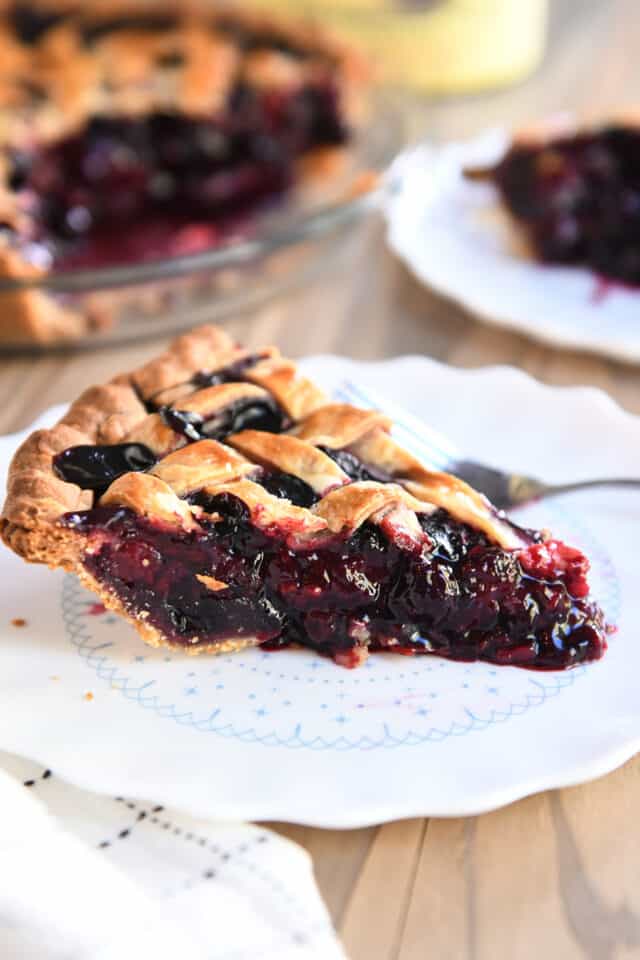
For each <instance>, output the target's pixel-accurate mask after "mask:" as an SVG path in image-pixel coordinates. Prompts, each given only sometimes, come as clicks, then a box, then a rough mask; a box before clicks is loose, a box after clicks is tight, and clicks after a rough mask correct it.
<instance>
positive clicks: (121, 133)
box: [9, 81, 347, 269]
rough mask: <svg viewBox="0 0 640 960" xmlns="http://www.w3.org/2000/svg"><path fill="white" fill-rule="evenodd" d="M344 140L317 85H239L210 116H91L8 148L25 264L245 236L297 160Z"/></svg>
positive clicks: (115, 259) (148, 253) (150, 255)
mask: <svg viewBox="0 0 640 960" xmlns="http://www.w3.org/2000/svg"><path fill="white" fill-rule="evenodd" d="M346 139H347V131H346V129H345V127H344V125H343V123H342V121H341V118H340V115H339V104H338V98H337V94H336V91H335V89H334V88H333V87H332V86H331V84H330V83H329V82H327V81H324V82H322V83H319V84H318V85H317V86H306V87H304V88H302V89H300V90H297V91H293V92H286V93H282V92H274V91H266V92H261V93H257V92H255V91H252V90H250V89H249V88H247V87H243V86H237V87H236V89H235V90H234V91H233V93H232V94H231V96H230V98H229V102H228V104H227V107H226V109H225V110H224V111H223V112H222V113H218V114H216V116H215V117H210V118H207V117H197V118H196V117H188V116H185V115H180V114H177V113H154V114H151V115H149V116H145V117H139V118H129V117H124V116H123V117H95V118H94V119H92V120H91V121H90V122H89V123H88V125H87V126H86V127H85V128H84V129H83V130H81V131H80V132H78V133H77V134H74V135H73V136H70V137H67V138H66V139H64V140H61V141H58V142H55V143H52V144H51V145H48V146H45V147H41V148H39V149H35V150H34V151H33V152H30V153H25V152H22V153H17V152H13V153H12V154H11V155H10V157H9V160H10V164H11V172H10V175H9V186H10V189H12V190H13V191H14V192H17V193H18V194H19V200H20V205H21V207H22V208H23V209H24V210H25V211H26V212H27V214H28V217H29V222H30V232H29V236H28V237H24V238H23V240H24V241H25V242H28V249H29V251H31V256H32V257H33V255H34V254H35V256H36V257H38V256H39V258H40V260H46V259H47V258H52V259H53V262H54V263H55V264H56V265H58V266H59V267H61V268H69V269H70V268H77V267H91V266H102V265H107V264H110V263H111V264H112V263H127V262H131V261H136V262H137V261H142V260H153V259H157V258H158V257H160V256H165V255H178V254H186V253H194V252H197V251H199V250H202V249H206V248H209V247H212V246H215V245H216V243H218V242H220V241H221V240H222V239H225V238H228V237H229V235H230V234H231V233H233V232H234V231H237V230H238V229H240V230H242V231H244V232H246V228H247V225H248V223H249V220H250V214H251V213H252V212H253V211H254V210H255V209H256V208H257V207H258V206H260V205H262V204H263V203H264V202H265V201H268V200H270V199H273V198H277V197H278V196H280V195H281V194H282V193H283V192H284V191H286V190H287V189H288V188H289V187H290V186H291V185H292V183H293V180H294V175H295V164H296V160H297V158H298V157H299V156H300V155H301V154H304V153H306V152H307V151H309V150H311V149H313V148H314V147H319V146H335V145H339V144H342V143H344V142H345V141H346ZM123 227H126V230H124V229H123Z"/></svg>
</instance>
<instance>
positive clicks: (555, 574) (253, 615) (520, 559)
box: [65, 473, 606, 668]
mask: <svg viewBox="0 0 640 960" xmlns="http://www.w3.org/2000/svg"><path fill="white" fill-rule="evenodd" d="M257 479H261V480H262V482H263V484H264V486H265V487H266V489H268V490H269V491H270V492H271V493H273V494H274V495H276V496H286V497H287V498H288V499H291V500H292V501H294V502H297V503H298V504H300V505H305V506H309V505H311V504H312V503H313V502H314V500H315V497H314V495H313V492H312V491H311V489H310V488H309V487H307V485H306V484H305V483H304V482H303V481H301V480H299V479H297V478H295V477H289V476H288V475H286V474H278V473H268V474H264V475H262V477H257ZM192 502H194V503H195V504H197V505H200V506H203V507H204V508H205V511H206V513H205V514H204V515H203V517H202V519H201V521H200V524H199V527H200V528H199V529H198V530H197V531H193V532H189V533H187V532H184V531H181V530H180V531H178V530H176V529H175V528H169V527H166V526H163V525H162V524H159V523H157V522H149V521H148V520H145V519H144V518H141V517H140V516H138V515H136V514H134V513H132V512H131V511H129V510H127V509H120V508H117V507H108V508H105V507H98V508H95V509H93V510H89V511H86V512H83V513H78V514H71V515H69V516H68V517H67V518H66V519H65V523H66V524H67V525H69V526H70V527H73V528H74V529H75V530H76V531H78V532H80V533H82V534H83V535H85V536H86V537H87V542H88V547H89V549H88V552H87V555H86V557H85V561H84V563H85V567H86V569H87V571H88V572H89V573H90V574H91V575H92V576H93V577H94V578H95V579H96V580H98V582H99V583H101V584H102V585H103V586H105V587H106V588H107V589H108V590H110V591H113V592H114V593H115V594H116V595H117V596H118V597H119V598H120V600H121V601H122V602H123V603H124V606H125V607H126V608H127V610H129V611H130V612H132V613H134V614H136V615H138V616H139V615H140V614H144V616H145V618H147V622H149V623H151V624H153V626H155V627H157V628H158V629H159V630H160V631H161V632H162V633H163V634H164V635H165V637H167V639H168V640H170V641H171V642H173V643H176V644H194V643H207V644H211V643H216V642H218V641H223V640H225V639H227V638H229V637H234V638H235V637H243V636H247V637H257V638H258V639H259V640H260V642H262V643H263V644H266V645H267V646H268V647H269V648H270V649H275V648H279V647H284V646H288V645H289V644H291V643H299V644H302V645H304V646H308V647H312V648H313V649H315V650H317V651H318V652H320V653H322V654H325V655H327V656H331V657H333V659H334V660H336V662H338V663H340V664H342V665H344V666H357V665H358V664H359V663H361V662H362V661H363V660H364V659H365V657H366V653H367V651H368V650H393V651H395V652H400V653H405V654H420V653H436V654H440V655H441V656H446V657H449V658H451V659H456V660H476V659H483V660H489V661H491V662H494V663H499V664H511V665H517V666H526V667H538V668H559V667H567V666H571V665H572V664H575V663H578V662H581V661H585V660H594V659H598V658H599V657H601V656H602V655H603V653H604V651H605V649H606V639H605V637H606V628H605V627H604V623H603V615H602V612H601V611H600V610H599V608H598V607H597V606H596V605H595V604H593V603H590V602H588V600H586V599H585V598H586V596H587V592H588V590H587V584H586V572H587V568H588V564H587V561H586V559H585V558H584V557H583V556H582V554H580V553H579V552H578V551H576V550H573V549H571V548H569V547H566V546H565V545H563V544H561V543H558V542H556V541H551V542H549V543H545V544H542V543H539V542H538V543H537V542H533V541H532V543H531V545H530V546H529V547H528V548H526V549H525V550H524V551H522V552H520V553H518V554H516V553H509V552H506V551H504V550H502V549H501V548H499V547H496V546H492V545H491V544H489V543H488V542H487V540H486V538H485V537H484V536H483V535H482V534H480V533H478V532H477V531H474V530H472V529H471V528H469V527H466V526H464V525H461V524H459V523H457V522H456V521H454V520H453V519H452V518H451V517H450V516H449V515H448V514H447V513H445V512H444V511H442V510H438V511H437V512H436V513H434V514H433V515H431V516H428V517H424V518H423V520H422V526H423V530H424V541H423V543H422V546H421V547H420V548H417V549H415V550H413V551H411V550H408V549H406V547H405V546H399V545H398V544H396V543H394V542H393V539H392V538H391V539H390V538H389V537H387V536H386V535H385V534H384V533H383V532H382V531H381V530H380V529H379V528H378V527H376V526H373V525H371V524H365V525H364V526H362V527H361V528H360V529H359V530H358V531H356V533H354V534H353V535H352V536H351V537H348V538H343V537H335V538H334V539H333V540H331V541H330V542H328V543H327V542H323V543H322V545H321V546H316V547H315V548H314V547H313V546H312V545H310V546H309V547H308V549H304V550H301V549H296V550H292V549H290V547H289V546H288V545H287V543H286V542H285V540H284V539H283V537H282V536H281V535H280V533H279V532H278V530H276V529H274V530H270V531H268V532H263V531H260V530H258V529H257V528H256V527H255V526H254V525H253V524H252V523H251V520H250V517H249V514H248V511H247V508H246V507H245V505H244V504H243V503H242V502H241V501H240V500H237V499H236V498H235V497H232V496H230V495H228V494H221V495H218V496H217V497H209V496H206V495H203V494H201V495H195V496H194V497H192ZM211 514H214V516H215V519H212V518H211V517H210V516H207V515H211ZM196 574H202V575H205V576H214V577H215V579H216V580H219V581H222V582H223V583H226V584H228V585H229V586H228V587H227V588H226V589H222V590H214V591H212V590H210V589H208V588H207V586H206V585H205V584H203V583H202V582H201V581H199V580H198V579H197V577H196Z"/></svg>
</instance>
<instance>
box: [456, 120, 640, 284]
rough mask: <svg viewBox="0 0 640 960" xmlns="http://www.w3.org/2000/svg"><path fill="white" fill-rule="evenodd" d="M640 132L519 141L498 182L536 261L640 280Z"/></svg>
mask: <svg viewBox="0 0 640 960" xmlns="http://www.w3.org/2000/svg"><path fill="white" fill-rule="evenodd" d="M639 160H640V130H638V129H634V128H627V127H623V126H611V127H606V128H604V129H601V130H597V131H589V132H585V133H581V134H578V135H577V136H571V137H561V138H558V139H555V140H552V141H550V142H547V143H545V144H543V145H528V144H520V143H517V144H515V145H514V146H513V147H512V148H511V149H510V150H509V151H508V153H507V154H506V155H505V157H504V158H503V159H502V160H501V161H500V163H498V164H497V165H496V166H495V167H493V168H492V169H489V170H469V171H467V175H468V176H470V177H471V178H472V179H489V180H492V181H493V182H494V183H495V184H496V185H497V187H498V189H499V190H500V193H501V195H502V198H503V201H504V203H505V204H506V206H507V208H508V209H509V211H510V212H511V214H512V215H513V216H514V217H515V219H516V220H517V221H518V222H520V223H521V224H522V225H523V226H524V228H525V229H526V231H527V235H528V237H529V240H530V242H531V245H532V247H533V250H534V252H535V254H536V256H537V257H538V258H539V259H540V260H542V261H544V262H548V263H566V264H577V265H583V266H587V267H591V268H592V269H593V270H594V271H596V272H597V273H600V274H602V275H604V276H606V277H610V278H613V279H616V280H619V281H621V282H623V283H627V284H638V283H640V167H639Z"/></svg>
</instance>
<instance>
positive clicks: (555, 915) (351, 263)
mask: <svg viewBox="0 0 640 960" xmlns="http://www.w3.org/2000/svg"><path fill="white" fill-rule="evenodd" d="M514 2H517V0H514ZM551 6H552V22H551V39H550V47H549V54H548V56H547V59H546V61H545V64H544V65H543V67H542V68H541V70H540V71H539V72H538V73H537V74H536V75H535V76H534V77H533V78H531V79H530V80H529V81H528V82H527V83H525V84H522V85H521V86H519V87H517V88H514V89H512V90H509V91H505V92H500V93H495V94H493V95H490V96H489V95H487V96H482V97H469V98H457V99H451V100H442V101H438V102H434V103H426V102H425V103H420V102H412V103H411V106H410V109H409V110H408V132H407V138H408V139H416V138H418V137H419V136H423V135H425V134H428V135H429V136H435V137H439V138H446V137H450V136H467V135H470V134H473V133H475V132H477V131H479V130H480V129H482V128H483V127H485V126H487V125H490V124H492V123H505V122H506V123H511V124H514V125H517V124H521V123H523V122H525V121H527V120H529V119H531V118H535V117H540V116H544V115H546V114H549V113H550V112H555V111H558V110H567V109H568V110H577V111H580V112H584V113H606V111H607V110H608V109H611V108H612V107H619V106H620V105H634V103H635V104H636V105H637V104H638V103H640V55H639V53H638V51H639V50H640V4H638V2H637V0H551ZM639 322H640V317H639ZM229 325H230V328H231V329H232V330H233V332H234V333H235V334H236V335H237V336H238V338H240V339H242V340H244V341H246V342H247V343H248V344H253V345H259V344H263V343H265V342H275V343H278V344H279V345H280V346H281V347H282V349H283V350H285V351H286V352H288V353H289V354H291V355H293V356H301V355H304V354H309V353H343V354H347V355H349V356H353V357H356V358H359V359H380V358H385V357H389V356H392V355H396V354H402V353H426V354H429V355H431V356H434V357H437V358H438V359H441V360H446V361H447V362H449V363H452V364H455V365H458V366H463V367H477V366H481V365H483V364H495V363H508V364H516V365H517V366H519V367H522V368H524V369H525V370H527V371H528V372H530V373H531V374H533V375H534V376H536V377H538V378H540V379H541V380H544V381H546V382H549V383H554V384H591V385H593V386H598V387H602V388H603V389H605V390H607V391H609V392H610V393H611V394H612V395H613V396H614V397H615V398H616V399H617V400H618V402H619V403H621V404H622V405H623V406H624V407H626V408H627V409H629V410H631V411H633V412H636V413H640V389H639V387H640V368H637V367H626V366H623V365H620V364H615V363H612V362H609V361H607V360H604V359H601V358H598V357H594V356H588V355H586V354H581V353H579V352H560V351H554V350H550V349H547V348H546V347H544V346H541V345H538V344H536V343H534V342H532V341H529V340H527V339H525V338H523V337H521V336H515V335H512V334H510V333H507V332H505V331H502V330H498V329H496V328H488V327H485V326H483V325H482V324H480V323H478V322H476V321H475V320H473V319H472V318H471V317H469V316H467V315H465V314H464V313H463V312H462V311H461V310H460V309H458V308H457V307H455V306H454V305H453V304H451V303H449V302H447V301H445V300H442V299H440V298H438V297H436V296H434V295H432V294H430V293H429V292H427V291H426V290H424V289H422V288H421V287H420V286H419V285H418V284H417V283H416V282H415V281H414V280H412V279H411V277H410V276H409V275H408V273H407V272H406V271H405V270H404V268H402V267H401V266H400V265H399V264H398V263H396V262H394V261H393V260H392V259H391V258H390V257H389V256H388V254H386V253H385V250H384V245H383V232H382V227H381V225H380V224H377V223H369V224H366V225H363V226H361V227H360V228H359V229H358V230H357V231H356V232H355V233H354V234H353V235H352V237H351V238H350V240H349V242H348V245H347V246H346V248H345V249H344V251H343V252H342V253H341V256H340V259H339V262H338V263H337V264H334V265H333V266H332V267H331V268H330V269H328V270H327V271H325V272H324V273H322V275H321V276H319V277H318V278H316V279H315V280H314V281H313V282H312V283H309V284H308V285H307V286H306V287H305V288H304V289H302V290H296V291H294V292H291V293H289V294H288V295H287V296H286V297H282V298H281V299H279V300H278V301H277V302H272V303H271V304H269V305H268V306H266V307H265V308H263V309H261V310H260V311H258V312H257V313H255V314H253V315H251V316H240V317H237V318H236V319H234V320H233V321H232V322H231V323H230V324H229ZM161 345H162V342H161V341H147V342H145V343H142V344H136V345H134V346H128V347H125V348H120V349H109V350H103V351H100V352H96V353H93V354H89V353H86V354H85V353H83V354H73V353H67V354H62V355H57V356H50V357H47V358H43V359H37V360H34V359H33V358H28V357H22V358H10V359H4V360H0V430H2V431H7V430H13V429H16V428H19V427H23V426H25V425H27V424H28V423H29V422H31V421H32V420H33V418H34V416H35V415H36V414H37V413H39V412H40V411H42V410H43V409H45V408H46V407H48V406H50V405H51V404H53V403H56V402H60V401H64V400H69V399H71V398H73V397H74V396H76V395H77V394H78V392H79V391H80V390H81V389H83V388H84V387H85V386H87V385H89V384H91V383H94V382H95V381H102V380H104V379H106V378H108V377H109V376H111V375H113V374H115V373H116V372H119V371H120V370H122V369H124V368H127V367H130V366H135V365H137V364H139V363H141V362H142V361H143V360H145V359H146V358H148V357H149V356H151V355H152V354H153V353H154V352H156V351H157V350H158V349H159V347H160V346H161ZM550 749H551V746H550ZM639 809H640V763H639V762H638V760H637V759H636V760H634V761H631V762H629V763H628V764H626V766H625V767H623V768H622V769H620V770H618V771H617V772H615V773H613V774H611V775H609V776H608V777H605V778H603V779H602V780H599V781H597V782H594V783H591V784H588V785H584V786H579V787H574V788H571V789H566V790H561V791H556V792H551V793H547V794H544V795H540V796H536V797H531V798H528V799H526V800H523V801H521V802H519V803H516V804H513V805H512V806H510V807H508V808H506V809H503V810H499V811H496V812H495V813H491V814H487V815H484V816H482V817H477V818H470V819H466V820H462V819H452V820H430V821H426V820H406V821H400V822H397V823H390V824H386V825H384V826H381V827H378V828H370V829H363V830H351V831H345V832H339V831H322V830H316V829H310V828H305V827H299V826H292V825H284V824H280V825H278V829H279V830H281V832H283V833H285V834H287V835H288V836H290V837H292V838H293V839H295V840H297V841H299V842H300V843H302V844H303V845H304V846H305V847H306V848H307V849H308V850H309V851H310V853H311V855H312V857H313V859H314V863H315V869H316V874H317V878H318V882H319V885H320V888H321V890H322V892H323V894H324V896H325V898H326V901H327V903H328V906H329V909H330V911H331V914H332V916H333V917H334V920H335V923H336V925H337V927H338V930H339V931H340V933H341V935H342V937H343V940H344V943H345V947H346V949H347V952H348V954H349V956H350V957H351V958H352V960H538V958H544V960H631V958H640V882H639V881H640V816H639V814H638V810H639Z"/></svg>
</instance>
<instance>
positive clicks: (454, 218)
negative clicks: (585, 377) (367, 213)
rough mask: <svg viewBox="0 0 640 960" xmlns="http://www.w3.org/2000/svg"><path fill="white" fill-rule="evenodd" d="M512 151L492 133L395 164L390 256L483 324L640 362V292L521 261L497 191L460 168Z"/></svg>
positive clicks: (584, 273) (574, 270) (500, 133)
mask: <svg viewBox="0 0 640 960" xmlns="http://www.w3.org/2000/svg"><path fill="white" fill-rule="evenodd" d="M508 143H509V138H508V134H507V132H506V131H505V130H500V129H498V130H491V131H489V132H487V133H484V134H482V135H481V136H479V137H477V138H475V139H473V140H469V141H465V142H460V143H449V144H447V145H445V146H438V147H436V146H431V145H421V146H419V147H417V148H415V149H413V150H410V151H408V152H406V153H404V154H402V155H401V156H400V157H398V158H397V159H396V161H395V162H394V164H393V167H392V169H391V172H390V177H389V180H390V183H391V184H393V188H392V190H391V191H390V193H389V196H388V199H387V202H386V205H385V206H386V215H387V219H388V242H389V245H390V247H391V249H392V250H393V251H394V253H395V254H396V255H397V256H399V257H400V258H401V259H402V260H403V261H404V262H405V263H406V265H407V266H408V267H409V268H410V270H411V271H412V272H413V273H414V274H415V275H416V277H417V278H418V279H419V280H421V281H422V282H423V283H425V284H427V285H429V286H430V287H432V288H433V289H434V290H436V291H437V292H438V293H440V294H442V295H444V296H448V297H450V298H451V299H453V300H456V301H457V302H458V303H460V304H461V305H462V306H463V307H465V308H466V309H467V310H469V311H470V312H472V313H474V314H475V315H476V316H477V317H478V318H479V319H480V320H483V321H485V322H486V323H491V324H494V325H497V326H502V327H507V328H509V329H511V330H516V331H518V332H520V333H524V334H526V335H527V336H529V337H533V338H534V339H536V340H541V341H543V342H545V343H549V344H552V345H554V346H557V347H568V348H573V349H575V350H586V351H589V352H591V353H600V354H605V355H607V356H610V357H613V358H614V359H616V360H621V361H623V362H626V363H638V362H640V291H637V290H632V289H625V288H624V287H623V286H616V285H614V284H611V285H606V284H603V283H602V281H600V280H599V279H598V278H597V277H596V276H595V275H594V274H593V273H592V272H591V271H589V270H584V269H581V268H578V267H559V266H550V265H543V264H540V263H537V262H536V261H535V260H533V259H531V258H530V257H527V256H526V255H525V254H524V253H523V252H522V251H521V250H519V249H517V247H518V244H517V242H516V241H515V240H514V238H515V236H516V234H515V231H514V229H513V227H511V226H510V225H509V222H508V219H507V217H506V216H505V215H504V213H502V211H501V209H500V202H499V199H498V194H497V191H496V190H495V188H494V187H493V186H492V185H490V184H484V183H478V182H471V181H468V180H465V178H464V177H463V175H462V171H463V169H464V168H465V167H474V166H485V165H490V164H492V163H494V162H496V161H497V160H498V159H499V158H500V157H501V156H502V155H503V153H504V151H505V149H506V148H507V146H508Z"/></svg>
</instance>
